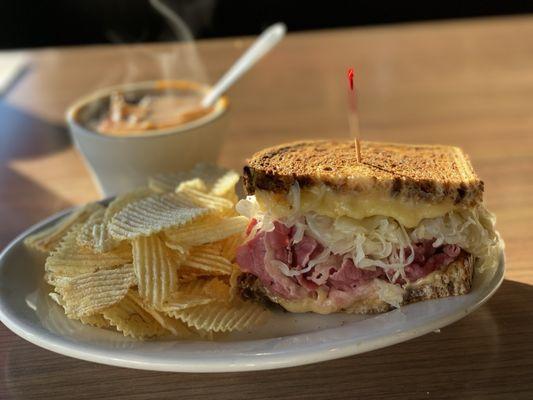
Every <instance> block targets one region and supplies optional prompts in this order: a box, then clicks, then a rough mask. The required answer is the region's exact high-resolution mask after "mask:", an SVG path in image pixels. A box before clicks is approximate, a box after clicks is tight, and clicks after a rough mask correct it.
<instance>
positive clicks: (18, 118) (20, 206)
mask: <svg viewBox="0 0 533 400" xmlns="http://www.w3.org/2000/svg"><path fill="white" fill-rule="evenodd" d="M0 121H1V126H0V199H2V201H0V215H2V227H1V228H0V249H1V248H3V247H4V246H5V245H6V244H7V243H8V242H9V241H10V240H11V239H13V236H14V234H15V233H18V232H21V231H22V230H24V229H25V228H27V227H28V226H30V225H32V224H33V223H35V222H37V221H39V220H41V219H43V218H44V217H47V216H49V215H50V213H51V212H53V211H55V210H59V209H64V208H67V207H69V206H70V205H71V204H69V203H68V202H66V201H65V200H64V199H62V198H60V197H59V196H57V195H55V194H53V193H51V192H50V191H48V190H47V189H46V188H44V187H42V186H40V185H39V184H38V183H36V182H34V181H31V180H29V179H27V178H26V177H24V176H22V175H20V174H19V173H17V172H16V171H13V170H12V169H10V168H9V161H10V160H19V159H31V158H36V157H41V156H44V155H47V154H51V153H55V152H59V151H62V150H64V149H66V148H67V147H69V146H70V144H71V140H70V137H69V135H68V132H67V129H66V127H64V126H61V125H59V124H52V123H50V122H47V121H44V120H42V119H39V118H36V117H35V116H32V115H30V114H28V113H26V112H24V111H21V110H19V109H17V108H15V107H13V106H12V105H9V104H6V103H4V102H3V101H0Z"/></svg>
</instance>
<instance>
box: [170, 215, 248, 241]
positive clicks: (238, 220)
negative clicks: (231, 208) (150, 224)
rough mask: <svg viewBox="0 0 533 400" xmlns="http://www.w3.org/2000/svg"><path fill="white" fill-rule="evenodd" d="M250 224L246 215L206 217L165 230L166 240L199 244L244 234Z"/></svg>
mask: <svg viewBox="0 0 533 400" xmlns="http://www.w3.org/2000/svg"><path fill="white" fill-rule="evenodd" d="M247 226H248V219H247V218H246V217H242V216H238V217H229V218H215V217H211V216H207V217H204V218H202V219H199V220H198V221H195V222H194V223H190V224H186V225H184V226H182V227H179V228H175V229H169V230H166V231H165V242H167V244H168V245H169V246H171V247H172V246H198V245H202V244H206V243H213V242H217V241H219V240H223V239H226V238H228V237H230V236H233V235H236V234H242V233H243V232H244V231H245V229H246V227H247Z"/></svg>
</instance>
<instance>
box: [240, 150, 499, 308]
mask: <svg viewBox="0 0 533 400" xmlns="http://www.w3.org/2000/svg"><path fill="white" fill-rule="evenodd" d="M361 154H362V162H361V163H358V162H357V161H356V154H355V150H354V145H353V142H351V141H346V142H344V141H341V142H336V141H302V142H295V143H289V144H286V145H281V146H277V147H272V148H268V149H265V150H263V151H260V152H258V153H256V154H255V155H254V156H253V157H252V158H251V159H250V160H249V162H248V165H247V166H246V167H245V168H244V177H243V179H244V186H245V190H246V193H247V197H246V199H244V200H241V201H240V202H239V203H238V205H237V211H238V212H239V213H241V214H242V215H245V216H247V217H248V218H250V224H249V226H248V229H247V232H246V240H245V242H244V243H243V244H242V245H241V246H240V247H239V249H238V251H237V263H238V264H239V267H240V269H241V271H242V274H241V275H240V276H239V290H240V294H241V296H242V297H244V298H247V299H250V298H253V299H257V300H261V301H266V302H272V303H276V304H279V305H280V306H282V307H283V308H285V309H286V310H288V311H290V312H316V313H321V314H329V313H333V312H349V313H376V312H384V311H388V310H389V309H391V308H393V307H400V306H401V305H404V304H408V303H412V302H416V301H421V300H428V299H434V298H440V297H446V296H455V295H462V294H466V293H468V292H469V291H470V289H471V287H472V280H473V277H474V274H475V273H476V271H480V270H483V269H486V268H495V267H496V266H497V263H498V262H499V256H500V251H501V244H500V239H499V236H498V234H497V232H496V231H495V229H494V217H493V216H492V214H490V213H489V212H488V211H487V210H486V209H485V207H484V206H483V202H482V200H483V182H482V181H481V180H480V179H479V178H478V177H477V176H476V174H475V172H474V170H473V168H472V166H471V164H470V162H469V160H468V158H467V157H466V155H465V154H464V153H463V152H462V150H461V149H459V148H457V147H451V146H440V145H439V146H430V145H405V144H389V143H377V142H363V143H362V150H361Z"/></svg>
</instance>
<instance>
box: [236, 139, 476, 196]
mask: <svg viewBox="0 0 533 400" xmlns="http://www.w3.org/2000/svg"><path fill="white" fill-rule="evenodd" d="M361 154H362V162H361V163H358V162H357V160H356V154H355V150H354V144H353V142H352V141H329V140H317V141H301V142H294V143H288V144H285V145H281V146H276V147H271V148H267V149H265V150H262V151H260V152H258V153H256V154H254V155H253V156H252V158H251V159H250V160H249V161H248V165H247V166H246V167H244V185H245V188H246V191H247V193H248V194H253V193H255V190H256V189H262V190H267V191H272V192H287V191H288V190H289V189H290V187H291V186H292V185H293V184H294V183H295V182H298V184H299V185H300V187H305V186H313V185H318V184H325V185H328V186H329V187H331V188H332V189H334V190H338V191H348V192H354V193H357V192H369V191H372V192H374V193H379V194H383V195H390V196H391V197H392V198H398V197H399V198H403V199H407V200H415V201H431V202H442V201H453V203H455V204H456V205H461V206H465V207H470V206H473V205H475V204H477V203H480V202H481V201H482V197H483V182H482V181H481V180H480V179H479V178H478V177H477V176H476V174H475V172H474V170H473V168H472V165H471V164H470V161H469V160H468V157H467V156H466V155H465V154H464V153H463V151H462V150H461V149H460V148H458V147H453V146H442V145H408V144H392V143H378V142H362V144H361Z"/></svg>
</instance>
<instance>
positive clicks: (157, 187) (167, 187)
mask: <svg viewBox="0 0 533 400" xmlns="http://www.w3.org/2000/svg"><path fill="white" fill-rule="evenodd" d="M226 172H227V169H225V168H221V167H219V166H216V165H211V164H202V163H200V164H197V165H196V166H195V167H194V168H193V169H192V170H190V171H186V172H177V173H174V174H160V175H157V176H155V177H152V178H150V179H149V180H148V186H149V187H150V189H152V190H154V191H156V192H159V193H164V192H173V191H174V190H176V188H177V187H178V185H179V184H180V183H181V182H184V181H187V180H191V179H196V178H198V179H201V180H202V181H203V182H204V183H205V185H206V186H207V189H208V190H210V189H211V187H212V186H213V185H214V183H215V182H216V181H217V180H218V179H219V178H220V177H222V176H223V175H224V174H225V173H226Z"/></svg>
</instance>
